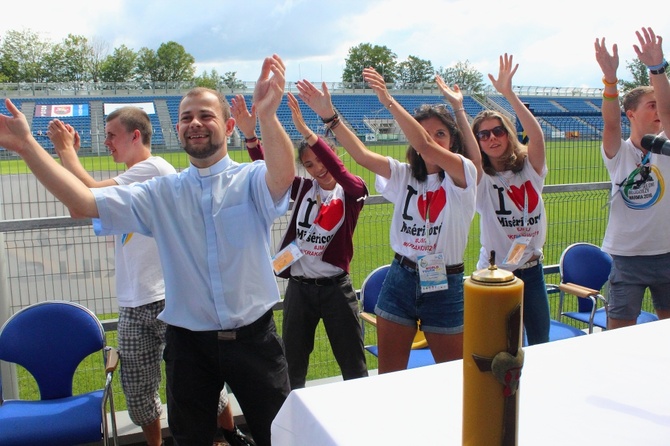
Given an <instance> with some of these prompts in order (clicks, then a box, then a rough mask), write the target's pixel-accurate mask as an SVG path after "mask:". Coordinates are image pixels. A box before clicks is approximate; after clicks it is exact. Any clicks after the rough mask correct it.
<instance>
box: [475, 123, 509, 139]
mask: <svg viewBox="0 0 670 446" xmlns="http://www.w3.org/2000/svg"><path fill="white" fill-rule="evenodd" d="M491 133H493V136H495V137H496V138H500V137H501V136H503V135H507V129H505V127H503V126H502V125H499V126H496V127H493V128H492V129H491V130H480V131H478V132H477V139H478V140H480V141H488V140H489V138H490V137H491Z"/></svg>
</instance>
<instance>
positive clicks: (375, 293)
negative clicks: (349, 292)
mask: <svg viewBox="0 0 670 446" xmlns="http://www.w3.org/2000/svg"><path fill="white" fill-rule="evenodd" d="M390 267H391V265H384V266H380V267H379V268H376V269H374V270H373V271H372V272H370V274H368V276H367V277H366V278H365V280H363V284H362V285H361V303H362V304H363V311H364V312H366V313H374V312H375V305H377V299H378V298H379V292H380V291H381V290H382V284H383V283H384V279H385V278H386V273H387V272H388V270H389V268H390Z"/></svg>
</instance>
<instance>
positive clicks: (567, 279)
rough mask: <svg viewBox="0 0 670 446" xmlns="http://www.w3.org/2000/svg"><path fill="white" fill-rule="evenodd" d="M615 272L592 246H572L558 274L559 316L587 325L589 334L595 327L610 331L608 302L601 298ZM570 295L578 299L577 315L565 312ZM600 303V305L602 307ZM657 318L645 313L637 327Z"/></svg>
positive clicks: (565, 252)
mask: <svg viewBox="0 0 670 446" xmlns="http://www.w3.org/2000/svg"><path fill="white" fill-rule="evenodd" d="M611 269H612V257H611V256H610V255H609V254H608V253H606V252H605V251H603V250H601V249H600V247H598V246H596V245H593V244H591V243H573V244H572V245H570V246H568V247H567V248H565V250H564V251H563V253H562V254H561V260H560V263H559V270H560V274H561V283H560V284H559V286H558V288H559V292H560V293H559V300H558V316H559V321H560V320H561V317H563V316H565V317H569V318H572V319H575V320H577V321H580V322H584V323H586V324H588V327H589V333H593V327H600V328H601V329H603V330H606V329H607V298H606V297H605V296H604V295H603V294H601V291H602V289H603V288H604V287H605V286H606V284H607V281H608V279H609V274H610V270H611ZM568 295H573V296H576V297H577V310H576V311H563V305H564V302H565V298H566V296H568ZM599 303H600V304H599ZM656 320H658V317H657V316H656V315H655V314H653V313H649V312H646V311H642V312H641V313H640V315H639V316H638V318H637V323H638V324H642V323H645V322H652V321H656Z"/></svg>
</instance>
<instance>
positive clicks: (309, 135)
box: [288, 93, 388, 197]
mask: <svg viewBox="0 0 670 446" xmlns="http://www.w3.org/2000/svg"><path fill="white" fill-rule="evenodd" d="M288 105H289V107H290V108H291V116H292V117H293V124H295V127H296V129H298V131H299V132H300V134H301V135H302V136H303V138H305V141H307V144H309V146H310V148H311V149H312V151H313V152H314V154H315V155H316V156H317V157H318V158H319V160H321V162H322V163H323V165H324V166H325V168H326V169H327V170H328V172H329V173H330V174H331V175H332V176H333V178H335V181H337V183H338V184H339V185H340V186H342V189H344V191H345V192H346V193H347V194H349V195H352V196H355V197H365V196H366V195H367V187H366V186H365V182H364V181H363V180H362V179H361V178H360V177H357V176H355V175H353V174H352V173H351V172H349V171H348V170H347V168H346V167H345V166H344V163H343V162H342V160H340V158H339V157H338V156H337V154H336V153H335V151H334V150H333V149H332V148H331V147H330V145H329V144H328V143H327V142H326V141H324V140H323V138H320V137H317V136H316V135H315V134H314V132H312V130H311V129H310V128H309V127H308V126H307V124H306V123H305V119H304V118H303V117H302V111H301V110H300V104H298V99H296V97H295V96H293V95H292V94H291V93H289V94H288ZM387 164H388V162H387Z"/></svg>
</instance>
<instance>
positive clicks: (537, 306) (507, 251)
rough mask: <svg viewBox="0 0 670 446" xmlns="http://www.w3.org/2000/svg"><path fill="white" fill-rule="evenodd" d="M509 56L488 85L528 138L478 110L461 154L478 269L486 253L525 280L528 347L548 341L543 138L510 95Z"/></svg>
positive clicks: (514, 67) (483, 264) (498, 117)
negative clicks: (471, 201)
mask: <svg viewBox="0 0 670 446" xmlns="http://www.w3.org/2000/svg"><path fill="white" fill-rule="evenodd" d="M512 60H513V59H512V56H511V55H509V56H508V55H507V54H505V55H504V56H500V70H499V73H498V78H497V79H496V78H494V77H493V75H491V74H489V78H490V79H491V83H492V84H493V86H494V87H495V89H496V90H497V91H498V92H500V93H501V94H502V95H503V96H504V97H505V99H507V101H508V102H509V103H510V105H511V106H512V108H513V109H514V112H515V113H516V116H517V118H518V119H519V122H520V123H521V125H522V127H523V130H524V132H525V133H526V136H527V138H528V143H527V145H524V144H522V143H521V142H520V141H519V140H518V139H517V137H516V136H515V134H516V130H515V126H514V124H512V121H511V120H510V119H509V118H508V117H507V116H505V115H503V114H502V113H499V112H497V111H494V110H484V111H482V112H480V113H479V114H478V115H477V116H476V117H475V119H474V120H473V121H472V131H473V133H474V134H475V136H476V138H477V141H478V143H479V150H476V151H473V152H470V151H467V152H466V156H468V157H469V158H470V159H472V161H473V162H474V163H475V166H477V178H478V181H477V212H478V213H479V214H480V216H481V219H480V237H481V245H482V246H481V250H480V255H479V262H478V264H477V267H478V268H480V269H481V268H486V267H487V266H488V265H489V263H490V256H491V252H492V251H493V252H495V261H496V264H497V265H498V266H499V267H500V268H502V269H505V270H508V271H512V272H513V273H514V274H515V275H516V276H517V277H519V278H520V279H521V280H523V282H524V293H523V322H524V329H525V333H526V337H527V339H528V344H529V345H533V344H540V343H543V342H547V341H548V340H549V300H548V298H547V290H546V285H545V282H544V271H543V266H542V247H543V245H544V242H545V239H546V235H547V218H546V213H545V208H544V201H543V200H542V188H543V187H544V179H545V177H546V176H547V165H546V161H545V147H544V134H543V132H542V128H541V127H540V124H539V123H538V122H537V120H536V119H535V117H534V116H533V115H532V113H531V111H530V110H529V109H528V108H527V107H526V106H525V105H524V104H523V103H522V102H521V100H520V99H519V97H518V96H517V95H516V94H515V93H514V92H513V91H512V77H513V76H514V73H515V72H516V70H517V68H518V64H517V65H514V64H513V62H512Z"/></svg>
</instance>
